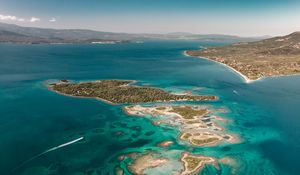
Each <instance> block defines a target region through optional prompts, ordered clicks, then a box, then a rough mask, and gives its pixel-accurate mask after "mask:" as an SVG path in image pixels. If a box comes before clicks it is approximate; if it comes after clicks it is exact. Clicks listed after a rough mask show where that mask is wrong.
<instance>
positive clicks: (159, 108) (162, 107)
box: [156, 106, 167, 111]
mask: <svg viewBox="0 0 300 175" xmlns="http://www.w3.org/2000/svg"><path fill="white" fill-rule="evenodd" d="M156 109H157V110H160V111H162V110H165V109H167V108H166V107H164V106H160V107H157V108H156Z"/></svg>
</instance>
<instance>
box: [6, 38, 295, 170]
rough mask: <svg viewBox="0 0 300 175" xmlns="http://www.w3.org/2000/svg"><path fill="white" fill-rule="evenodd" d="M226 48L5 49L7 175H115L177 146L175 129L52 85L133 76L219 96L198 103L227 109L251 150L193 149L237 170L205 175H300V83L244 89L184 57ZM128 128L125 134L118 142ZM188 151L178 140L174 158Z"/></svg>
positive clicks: (272, 81)
mask: <svg viewBox="0 0 300 175" xmlns="http://www.w3.org/2000/svg"><path fill="white" fill-rule="evenodd" d="M223 44H226V43H200V42H196V41H149V42H146V43H144V44H133V43H131V44H120V45H10V44H5V45H0V53H1V55H0V132H1V134H0V174H1V175H2V174H3V175H5V174H23V175H25V174H27V175H28V174H31V175H35V174H39V175H40V174H64V175H69V174H70V175H75V174H77V175H79V174H93V175H94V174H101V175H102V174H114V169H115V167H116V165H119V162H118V160H117V157H118V156H119V155H120V154H123V153H128V152H141V151H144V150H147V149H149V150H156V151H161V150H160V149H161V148H158V147H157V146H156V144H157V143H159V142H161V141H164V140H167V139H168V140H173V141H176V136H177V133H176V131H174V130H172V129H167V128H164V127H158V126H154V125H152V123H151V122H150V121H149V120H147V119H144V118H138V117H132V116H127V115H126V114H124V112H123V111H122V105H114V106H111V105H108V104H105V103H102V102H100V101H97V100H94V99H82V98H72V97H66V96H62V95H59V94H56V93H54V92H51V91H49V90H48V89H47V87H46V86H45V84H46V83H47V82H49V81H54V80H57V79H71V80H75V81H88V80H98V79H134V80H138V81H139V84H144V85H151V86H156V87H160V88H163V89H166V90H169V91H174V92H180V91H185V90H194V93H199V94H211V95H218V96H219V97H220V100H219V101H216V102H208V103H201V102H200V103H196V104H205V105H210V106H212V107H214V108H226V109H228V110H229V111H230V112H229V113H225V114H221V115H222V117H224V118H226V119H228V120H229V121H230V122H229V123H228V124H226V125H225V127H226V129H227V130H228V132H231V133H236V134H238V135H240V138H241V139H242V143H240V144H233V145H220V146H216V147H212V148H194V150H193V152H194V153H195V154H202V155H207V156H215V157H217V158H222V157H232V158H234V159H235V160H236V161H237V162H238V163H237V165H236V167H226V166H224V167H222V168H221V169H220V170H218V171H216V170H214V168H212V167H210V166H207V167H206V168H205V169H204V170H203V171H202V174H205V175H206V174H222V175H223V174H224V175H225V174H231V173H233V172H235V173H236V174H244V175H252V174H255V175H260V174H262V175H273V174H274V175H277V174H278V175H290V174H291V175H292V174H300V166H299V161H298V160H299V157H300V108H299V105H300V77H299V76H290V77H281V78H269V79H264V80H262V81H257V82H254V83H251V84H245V83H244V82H243V80H242V79H241V78H240V77H239V76H238V75H236V74H235V73H233V72H231V71H230V70H228V69H226V68H224V67H222V66H221V65H219V64H216V63H213V62H210V61H207V60H201V59H198V58H190V57H185V56H183V55H182V52H183V51H184V50H187V49H197V48H199V46H200V45H202V46H210V45H223ZM199 87H201V88H199ZM193 104H195V103H193ZM119 131H121V132H123V135H122V136H117V135H116V133H117V132H119ZM80 137H84V139H83V140H81V141H79V142H76V143H74V144H72V145H68V146H66V147H63V148H60V149H57V150H54V151H51V152H48V153H46V154H43V155H41V156H39V157H36V158H34V159H31V158H32V157H34V156H36V155H38V154H40V153H42V152H44V151H46V150H48V149H50V148H53V147H55V146H58V145H61V144H63V143H67V142H69V141H72V140H74V139H77V138H80ZM188 149H189V146H187V145H184V144H181V143H176V144H174V145H173V146H171V147H170V148H169V150H167V151H165V154H173V155H176V154H179V153H180V152H181V151H184V150H188ZM28 160H30V161H28ZM121 164H122V163H121ZM122 166H125V165H124V164H122V165H121V167H122ZM233 169H234V170H233Z"/></svg>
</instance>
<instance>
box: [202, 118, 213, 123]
mask: <svg viewBox="0 0 300 175" xmlns="http://www.w3.org/2000/svg"><path fill="white" fill-rule="evenodd" d="M202 121H203V122H205V123H207V122H210V121H211V120H210V119H209V118H208V119H202Z"/></svg>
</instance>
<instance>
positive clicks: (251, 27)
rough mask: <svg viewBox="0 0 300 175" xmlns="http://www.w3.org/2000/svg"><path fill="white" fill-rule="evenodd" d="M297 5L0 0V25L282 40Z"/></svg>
mask: <svg viewBox="0 0 300 175" xmlns="http://www.w3.org/2000/svg"><path fill="white" fill-rule="evenodd" d="M299 11H300V1H296V0H286V1H280V0H261V1H259V0H253V1H241V0H229V1H226V2H224V1H222V0H212V1H203V0H200V1H199V0H198V1H197V0H185V1H183V0H179V1H176V2H174V1H170V0H163V1H150V0H144V1H139V0H128V1H122V0H110V1H104V0H100V1H99V0H98V1H97V0H91V1H89V2H84V1H80V0H74V1H72V2H70V1H66V0H63V1H61V0H52V1H37V0H24V1H21V2H20V1H17V0H10V1H5V0H0V22H4V23H11V24H17V25H21V26H30V27H42V28H57V29H71V28H72V29H74V28H76V29H92V30H97V31H108V32H123V33H172V32H189V33H195V34H229V35H238V36H263V35H271V36H277V35H286V34H289V33H292V32H295V31H300V23H299V19H300V14H299V13H298V12H299Z"/></svg>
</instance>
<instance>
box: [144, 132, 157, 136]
mask: <svg viewBox="0 0 300 175" xmlns="http://www.w3.org/2000/svg"><path fill="white" fill-rule="evenodd" d="M154 133H155V131H148V132H146V133H145V136H151V135H153V134H154Z"/></svg>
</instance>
